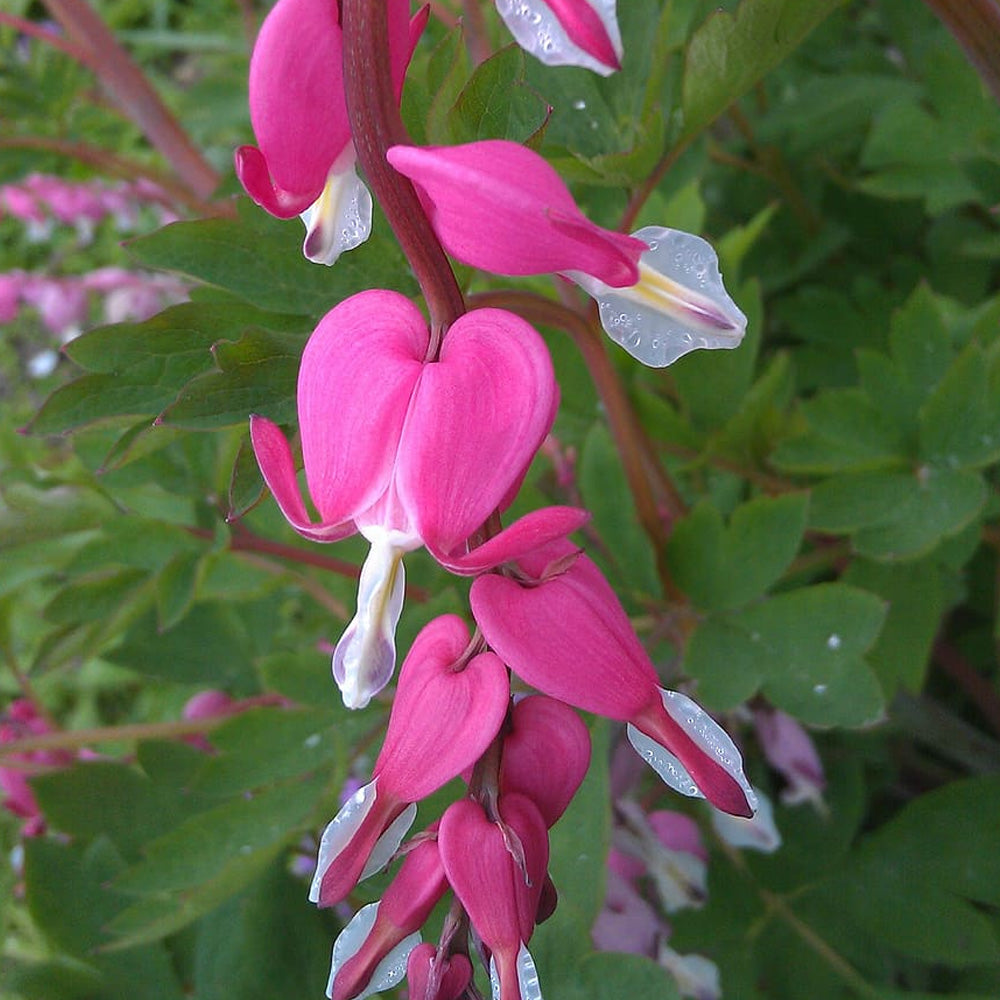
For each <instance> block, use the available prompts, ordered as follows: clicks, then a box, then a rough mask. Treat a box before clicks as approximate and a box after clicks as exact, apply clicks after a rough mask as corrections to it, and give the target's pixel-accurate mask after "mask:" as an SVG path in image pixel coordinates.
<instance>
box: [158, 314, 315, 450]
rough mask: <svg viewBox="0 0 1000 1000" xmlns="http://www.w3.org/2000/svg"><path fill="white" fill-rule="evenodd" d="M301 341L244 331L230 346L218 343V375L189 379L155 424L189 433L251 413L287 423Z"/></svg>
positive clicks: (292, 407)
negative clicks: (185, 429)
mask: <svg viewBox="0 0 1000 1000" xmlns="http://www.w3.org/2000/svg"><path fill="white" fill-rule="evenodd" d="M303 346H304V341H303V338H302V337H301V336H299V335H295V334H287V335H282V334H276V333H269V332H267V331H264V330H248V331H247V332H246V333H244V334H243V336H242V337H240V339H239V340H237V341H235V342H230V341H219V342H218V343H216V344H215V345H214V348H213V354H214V355H215V362H216V364H217V366H218V371H214V372H208V373H206V374H204V375H201V376H200V377H198V378H196V379H192V380H191V381H190V382H188V383H187V385H186V386H184V388H183V389H182V390H181V391H180V393H179V394H178V396H177V399H176V401H175V402H173V403H171V405H170V406H168V407H167V408H166V409H165V410H164V411H163V413H162V415H161V417H160V420H161V421H162V422H163V423H165V424H168V425H171V426H174V427H184V428H187V429H189V430H212V429H215V428H217V427H227V426H231V425H234V424H236V425H239V424H245V423H246V421H247V420H248V419H249V418H250V415H251V414H252V413H260V414H261V415H263V416H266V417H268V418H269V419H271V420H273V421H275V423H287V422H289V421H291V420H294V419H295V412H296V411H295V385H296V380H297V378H298V372H299V360H300V357H301V354H302V347H303Z"/></svg>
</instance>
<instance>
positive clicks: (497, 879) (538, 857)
mask: <svg viewBox="0 0 1000 1000" xmlns="http://www.w3.org/2000/svg"><path fill="white" fill-rule="evenodd" d="M499 812H500V821H501V822H502V824H503V826H501V825H500V823H493V822H491V821H490V820H489V819H488V818H487V816H486V813H485V812H484V811H483V807H482V806H481V805H479V803H478V802H473V801H472V800H471V799H462V800H461V801H459V802H454V803H452V804H451V805H450V806H449V807H448V809H447V810H446V811H445V814H444V816H442V817H441V827H440V830H439V833H438V843H439V846H440V848H441V860H442V862H443V863H444V870H445V873H446V874H447V876H448V881H449V882H450V883H451V887H452V888H453V889H454V890H455V895H457V896H458V898H459V900H461V903H462V905H463V906H464V907H465V909H466V912H467V913H468V914H469V919H470V920H471V921H472V926H473V927H474V928H475V929H476V932H477V933H478V934H479V937H480V938H481V940H482V942H483V944H484V945H486V947H487V948H489V950H490V953H491V955H490V979H491V981H492V983H493V995H494V997H499V998H501V1000H527V998H529V997H537V996H538V976H537V974H536V972H535V963H534V961H533V960H532V957H531V953H530V952H529V951H528V948H527V944H528V941H529V940H530V939H531V934H532V931H533V930H534V927H535V917H536V914H537V913H538V903H539V899H540V897H541V892H542V886H543V884H544V880H545V872H546V869H547V867H548V863H549V842H548V835H547V832H546V828H545V820H544V819H543V818H542V815H541V813H540V812H539V811H538V809H537V808H536V807H535V805H534V803H533V802H532V801H531V799H529V798H527V796H524V795H518V794H511V795H504V796H502V797H501V799H500V806H499ZM504 827H506V829H504ZM512 833H513V834H514V835H515V836H516V838H517V841H518V843H519V848H520V851H519V853H520V854H521V855H522V860H521V861H517V860H515V858H514V856H513V854H512V853H511V851H510V846H511V842H512V840H513V837H512V836H511V834H512ZM522 862H523V867H522Z"/></svg>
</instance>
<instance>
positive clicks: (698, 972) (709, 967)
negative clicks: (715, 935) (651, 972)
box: [656, 944, 722, 1000]
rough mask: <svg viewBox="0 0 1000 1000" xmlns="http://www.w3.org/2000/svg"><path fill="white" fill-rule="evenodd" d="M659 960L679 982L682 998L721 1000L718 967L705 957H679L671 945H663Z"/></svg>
mask: <svg viewBox="0 0 1000 1000" xmlns="http://www.w3.org/2000/svg"><path fill="white" fill-rule="evenodd" d="M656 957H657V960H658V961H659V963H660V965H662V966H663V967H664V968H665V969H666V970H667V971H668V972H670V974H671V975H672V976H673V977H674V979H675V980H676V981H677V989H678V991H679V992H680V995H681V996H682V997H692V998H693V1000H721V997H722V987H721V986H720V984H719V968H718V966H717V965H716V964H715V963H714V962H712V961H709V959H707V958H705V956H704V955H679V954H678V953H677V952H676V951H674V950H673V948H671V947H670V946H669V945H666V944H661V945H660V950H659V953H658V954H657V956H656Z"/></svg>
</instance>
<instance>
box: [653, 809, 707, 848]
mask: <svg viewBox="0 0 1000 1000" xmlns="http://www.w3.org/2000/svg"><path fill="white" fill-rule="evenodd" d="M646 822H647V823H649V826H650V828H651V829H652V831H653V833H655V834H656V837H657V839H658V840H659V841H660V843H661V844H663V846H664V847H666V848H668V849H669V850H671V851H682V852H684V853H685V854H693V855H694V856H695V857H696V858H698V859H700V860H701V861H708V851H707V850H705V845H704V844H703V843H702V839H701V830H700V829H699V827H698V824H697V823H696V822H695V821H694V820H693V819H691V817H690V816H687V815H685V814H684V813H679V812H674V811H673V810H671V809H657V810H655V811H654V812H651V813H649V814H648V815H647V816H646Z"/></svg>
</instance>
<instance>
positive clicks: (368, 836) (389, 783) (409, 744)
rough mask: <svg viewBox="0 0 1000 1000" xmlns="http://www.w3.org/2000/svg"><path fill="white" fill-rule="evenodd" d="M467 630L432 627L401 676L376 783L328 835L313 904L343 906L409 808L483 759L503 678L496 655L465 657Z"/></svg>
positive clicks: (504, 693) (506, 693) (505, 691)
mask: <svg viewBox="0 0 1000 1000" xmlns="http://www.w3.org/2000/svg"><path fill="white" fill-rule="evenodd" d="M469 639H470V637H469V630H468V627H467V626H466V625H465V623H464V622H463V621H462V620H461V619H460V618H459V617H457V616H456V615H443V616H442V617H440V618H435V619H434V620H433V621H432V622H430V624H428V625H426V626H425V627H424V628H423V629H422V630H421V632H420V633H419V634H418V635H417V638H416V639H415V640H414V642H413V646H412V647H411V648H410V652H409V654H408V655H407V657H406V659H405V660H404V662H403V666H402V667H401V668H400V671H399V685H398V687H397V689H396V697H395V700H394V701H393V705H392V714H391V715H390V716H389V729H388V732H387V733H386V737H385V743H384V744H383V746H382V752H381V753H380V754H379V756H378V760H376V761H375V767H374V769H373V771H372V780H371V782H370V783H369V784H367V785H365V786H364V787H363V788H361V789H359V790H358V792H357V793H356V794H355V795H353V796H352V797H351V798H350V799H349V800H348V802H347V803H346V804H345V805H344V806H343V808H342V809H341V810H340V812H339V813H337V815H336V817H335V818H334V819H333V821H332V822H331V823H330V824H329V826H328V827H327V828H326V831H325V832H324V834H323V839H322V843H321V844H320V849H319V860H318V861H317V864H316V877H315V879H314V880H313V884H312V888H311V890H310V893H309V898H310V899H311V900H312V901H313V902H314V903H318V904H319V905H320V906H333V905H334V904H335V903H338V902H340V900H342V899H343V898H344V897H345V896H346V895H347V894H348V893H349V892H350V891H351V889H353V888H354V886H355V884H356V883H357V881H358V880H359V879H360V878H365V877H366V876H368V875H371V874H373V873H374V872H376V871H378V870H379V869H380V868H382V867H383V866H384V865H386V864H387V863H388V861H389V858H390V857H391V856H392V854H393V853H394V852H395V850H396V848H397V847H399V844H400V842H401V841H402V839H403V837H404V836H405V834H406V831H407V830H408V829H409V827H410V824H411V823H412V822H413V818H414V816H415V815H416V811H417V810H416V806H415V805H414V804H413V803H416V802H418V801H419V800H420V799H423V798H425V797H426V796H428V795H430V794H431V793H432V792H434V791H436V790H437V789H438V788H440V787H441V786H442V785H444V784H446V783H447V782H448V781H450V780H451V779H452V778H454V777H455V776H456V775H459V774H461V773H462V771H463V770H465V768H467V767H471V766H472V764H473V763H474V762H475V761H476V760H477V759H478V758H479V756H480V755H481V754H482V753H483V751H484V750H485V749H486V747H487V746H489V744H490V741H491V740H492V739H493V737H494V736H495V735H496V733H497V732H498V730H499V729H500V725H501V723H502V722H503V719H504V715H505V714H506V712H507V702H508V699H509V698H510V686H509V684H508V681H507V671H506V670H505V669H504V666H503V663H501V661H500V659H499V657H497V656H496V655H495V654H494V653H478V654H476V655H473V656H471V657H469V656H468V649H469Z"/></svg>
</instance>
